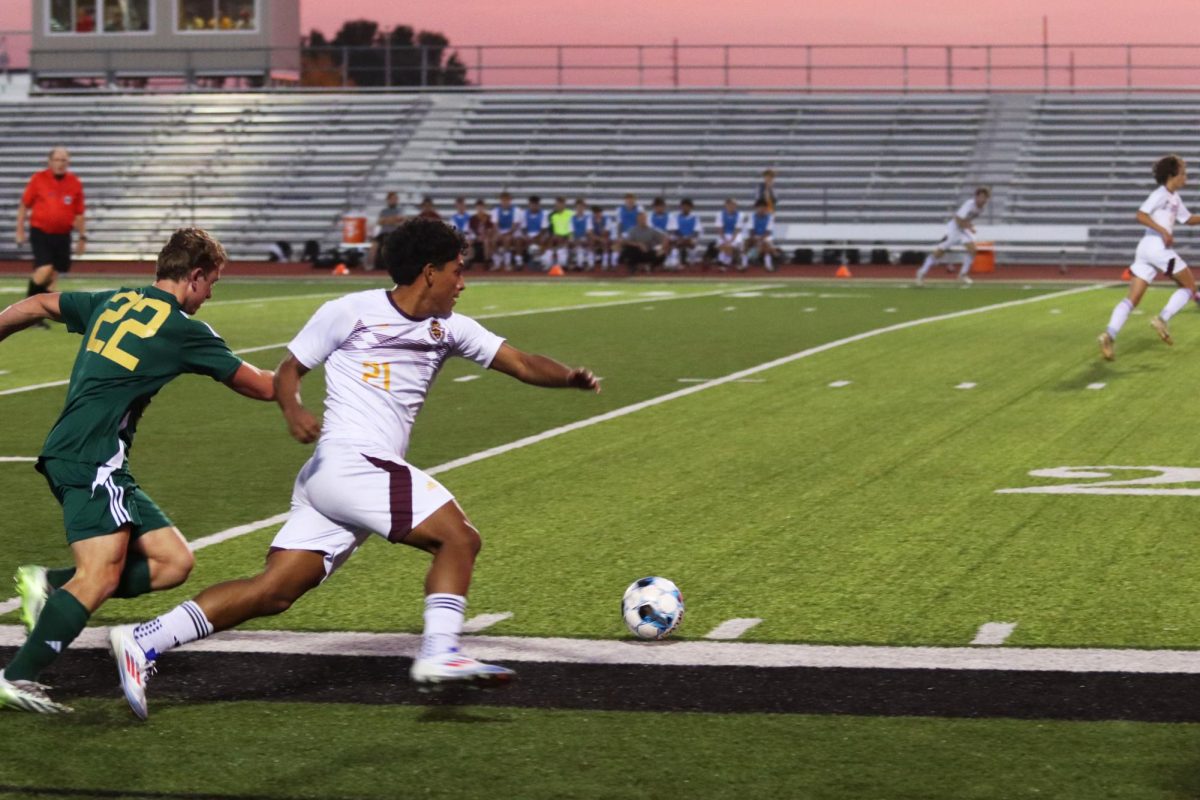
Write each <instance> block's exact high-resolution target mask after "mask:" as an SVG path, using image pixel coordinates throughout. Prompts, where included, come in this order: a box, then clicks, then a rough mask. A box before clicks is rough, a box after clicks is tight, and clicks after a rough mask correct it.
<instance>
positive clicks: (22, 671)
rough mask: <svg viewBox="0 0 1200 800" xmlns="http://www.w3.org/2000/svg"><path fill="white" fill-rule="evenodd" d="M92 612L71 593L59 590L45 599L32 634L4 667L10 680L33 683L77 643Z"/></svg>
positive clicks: (5, 673)
mask: <svg viewBox="0 0 1200 800" xmlns="http://www.w3.org/2000/svg"><path fill="white" fill-rule="evenodd" d="M90 616H91V613H90V612H89V611H88V610H87V609H86V608H84V607H83V604H82V603H80V602H79V601H78V600H76V599H75V596H74V595H73V594H71V593H70V592H68V591H66V590H64V589H59V590H58V591H57V592H54V593H53V594H51V595H50V597H49V598H47V599H46V606H45V608H43V609H42V614H41V616H40V617H38V621H37V625H34V626H33V632H32V633H30V634H29V638H28V639H26V640H25V644H23V645H21V649H20V650H18V651H17V654H16V655H15V656H13V660H12V661H10V662H9V663H8V666H7V667H5V668H4V677H5V678H7V679H8V680H10V681H32V680H37V676H38V675H40V674H41V672H42V670H44V669H45V668H46V667H48V666H50V665H51V664H52V663H54V660H55V659H56V658H58V657H59V655H60V654H61V653H62V652H63V651H64V650H66V649H67V647H69V646H70V644H71V642H73V641H75V637H76V636H78V635H79V633H80V631H82V630H83V629H84V627H85V626H86V625H87V621H88V617H90Z"/></svg>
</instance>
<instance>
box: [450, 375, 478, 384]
mask: <svg viewBox="0 0 1200 800" xmlns="http://www.w3.org/2000/svg"><path fill="white" fill-rule="evenodd" d="M482 377H483V376H482V375H463V376H462V377H461V378H455V379H454V382H455V383H468V382H470V381H477V380H479V379H480V378H482Z"/></svg>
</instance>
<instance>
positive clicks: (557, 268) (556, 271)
mask: <svg viewBox="0 0 1200 800" xmlns="http://www.w3.org/2000/svg"><path fill="white" fill-rule="evenodd" d="M546 274H547V275H549V276H551V277H553V278H559V277H562V275H563V268H562V265H561V264H555V265H554V266H553V267H551V268H550V269H549V271H547V272H546Z"/></svg>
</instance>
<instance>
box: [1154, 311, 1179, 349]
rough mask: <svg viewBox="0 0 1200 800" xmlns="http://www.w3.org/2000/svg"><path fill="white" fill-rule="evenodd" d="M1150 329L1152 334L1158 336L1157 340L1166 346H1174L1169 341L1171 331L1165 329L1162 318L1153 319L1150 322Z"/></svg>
mask: <svg viewBox="0 0 1200 800" xmlns="http://www.w3.org/2000/svg"><path fill="white" fill-rule="evenodd" d="M1150 327H1151V328H1154V332H1155V333H1157V334H1158V338H1160V339H1162V340H1163V341H1164V342H1166V343H1167V344H1175V342H1174V341H1173V340H1172V339H1171V330H1170V329H1169V328H1168V327H1167V323H1166V322H1164V321H1163V319H1162V317H1155V318H1154V319H1152V320H1150Z"/></svg>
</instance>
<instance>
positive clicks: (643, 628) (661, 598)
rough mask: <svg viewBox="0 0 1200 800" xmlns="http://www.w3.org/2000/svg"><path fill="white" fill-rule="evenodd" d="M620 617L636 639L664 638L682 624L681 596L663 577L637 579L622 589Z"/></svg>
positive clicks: (676, 588) (673, 585)
mask: <svg viewBox="0 0 1200 800" xmlns="http://www.w3.org/2000/svg"><path fill="white" fill-rule="evenodd" d="M621 616H623V617H624V618H625V625H626V627H628V628H629V630H630V632H631V633H632V634H633V635H634V636H636V637H638V638H639V639H665V638H667V637H668V636H670V635H671V633H672V632H673V631H674V630H675V629H676V628H678V627H679V623H680V622H683V595H682V594H681V593H680V592H679V587H678V586H676V585H675V584H674V583H672V582H671V581H669V580H667V579H666V578H658V577H654V576H651V577H649V578H640V579H638V580H636V581H634V582H633V583H631V584H629V588H628V589H626V590H625V597H623V598H622V599H621Z"/></svg>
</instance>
